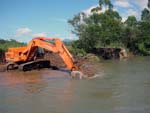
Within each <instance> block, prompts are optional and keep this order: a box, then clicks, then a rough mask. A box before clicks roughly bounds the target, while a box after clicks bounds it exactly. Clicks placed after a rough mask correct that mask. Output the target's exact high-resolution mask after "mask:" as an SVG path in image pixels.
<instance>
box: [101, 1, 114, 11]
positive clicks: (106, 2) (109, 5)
mask: <svg viewBox="0 0 150 113" xmlns="http://www.w3.org/2000/svg"><path fill="white" fill-rule="evenodd" d="M102 5H106V6H108V8H109V9H112V8H113V5H112V3H111V1H110V0H99V6H100V8H102Z"/></svg>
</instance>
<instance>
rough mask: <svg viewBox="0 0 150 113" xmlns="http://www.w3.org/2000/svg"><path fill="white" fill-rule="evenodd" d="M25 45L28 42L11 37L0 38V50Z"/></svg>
mask: <svg viewBox="0 0 150 113" xmlns="http://www.w3.org/2000/svg"><path fill="white" fill-rule="evenodd" d="M24 45H26V44H25V43H21V42H18V41H16V40H14V39H10V40H4V39H0V51H6V50H7V49H8V48H10V47H20V46H24Z"/></svg>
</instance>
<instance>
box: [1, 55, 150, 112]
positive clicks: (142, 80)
mask: <svg viewBox="0 0 150 113" xmlns="http://www.w3.org/2000/svg"><path fill="white" fill-rule="evenodd" d="M102 63H103V64H102V65H103V68H102V67H100V72H99V73H98V74H99V78H97V79H92V80H72V79H71V78H70V77H69V74H68V73H65V72H59V71H51V70H41V71H32V72H26V73H23V72H8V73H0V113H149V112H150V95H149V94H150V74H149V73H150V68H149V65H150V58H146V57H139V58H135V59H129V60H123V61H119V60H113V61H103V62H102ZM101 69H103V70H101Z"/></svg>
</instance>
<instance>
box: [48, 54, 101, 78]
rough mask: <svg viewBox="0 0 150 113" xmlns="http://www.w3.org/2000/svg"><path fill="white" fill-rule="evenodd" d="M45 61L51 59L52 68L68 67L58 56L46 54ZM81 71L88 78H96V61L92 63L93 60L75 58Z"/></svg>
mask: <svg viewBox="0 0 150 113" xmlns="http://www.w3.org/2000/svg"><path fill="white" fill-rule="evenodd" d="M45 59H47V60H48V59H49V60H50V62H51V65H52V66H56V67H58V68H65V67H66V65H65V63H64V62H63V60H62V59H61V57H60V56H59V55H58V54H55V53H50V52H47V53H46V54H45ZM74 59H75V62H76V64H77V66H78V67H79V70H80V71H81V72H82V73H83V74H84V75H87V76H88V77H91V76H94V75H95V74H96V72H97V70H98V66H99V65H97V63H96V62H95V61H91V59H89V58H87V57H85V58H83V57H77V56H75V57H74Z"/></svg>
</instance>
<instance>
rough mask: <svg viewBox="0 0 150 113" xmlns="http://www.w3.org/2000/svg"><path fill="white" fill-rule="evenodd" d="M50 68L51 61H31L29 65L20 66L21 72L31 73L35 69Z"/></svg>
mask: <svg viewBox="0 0 150 113" xmlns="http://www.w3.org/2000/svg"><path fill="white" fill-rule="evenodd" d="M49 67H50V61H49V60H36V61H31V62H27V63H23V64H21V65H19V70H20V71H31V70H35V69H41V68H49Z"/></svg>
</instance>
